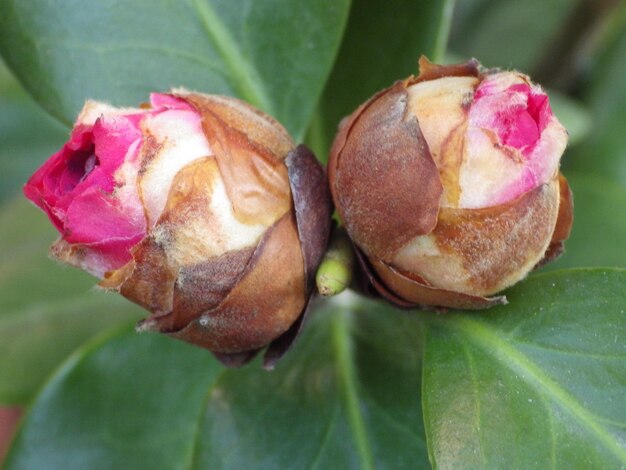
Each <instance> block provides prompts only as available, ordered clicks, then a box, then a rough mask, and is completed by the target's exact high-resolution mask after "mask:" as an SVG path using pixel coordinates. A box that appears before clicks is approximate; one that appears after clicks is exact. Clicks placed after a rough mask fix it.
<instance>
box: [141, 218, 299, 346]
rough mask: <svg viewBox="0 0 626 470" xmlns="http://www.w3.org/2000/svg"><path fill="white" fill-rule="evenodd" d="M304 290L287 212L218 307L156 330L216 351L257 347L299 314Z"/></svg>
mask: <svg viewBox="0 0 626 470" xmlns="http://www.w3.org/2000/svg"><path fill="white" fill-rule="evenodd" d="M268 279H269V280H271V282H268ZM304 286H305V282H304V262H303V259H302V252H301V250H300V247H299V240H298V233H297V228H296V223H295V218H294V216H293V214H291V213H289V214H285V215H284V216H283V217H282V218H281V219H280V220H279V221H278V222H277V223H276V224H275V225H273V226H272V227H270V228H269V229H268V230H267V231H266V233H265V234H264V236H263V238H262V240H261V241H260V243H259V245H258V246H257V248H256V250H255V252H254V254H253V255H252V258H251V259H250V261H249V263H248V266H246V269H245V271H244V273H243V275H242V276H241V278H240V279H239V281H238V282H237V284H236V285H235V286H234V287H233V289H232V290H231V291H230V292H229V294H228V295H227V296H226V297H225V299H224V300H223V301H222V302H221V303H220V304H219V305H218V306H216V307H215V308H214V309H212V310H209V311H207V312H204V313H203V314H202V315H201V316H200V317H199V318H197V319H195V320H193V321H191V322H190V323H188V324H187V326H185V327H184V328H182V329H180V330H178V331H167V330H166V331H164V330H162V329H161V328H159V326H158V325H154V327H156V328H157V329H159V331H161V332H164V333H167V334H169V335H171V336H173V337H175V338H179V339H182V340H184V341H187V342H190V343H193V344H196V345H198V346H201V347H204V348H207V349H210V350H211V351H213V352H218V353H239V352H245V351H250V350H252V349H257V348H261V347H263V346H265V345H267V344H268V343H270V342H271V341H272V340H273V339H275V338H277V337H278V336H280V335H281V334H282V333H284V332H285V331H287V329H288V328H289V327H290V326H291V325H292V324H293V322H294V321H295V320H296V319H297V317H298V316H300V314H301V312H302V311H303V309H304V305H305V299H306V297H305V293H304ZM151 319H152V317H151ZM154 320H155V321H157V322H158V320H159V318H158V317H157V318H154ZM270 320H271V321H270ZM148 321H150V319H149V320H148ZM151 329H152V328H151Z"/></svg>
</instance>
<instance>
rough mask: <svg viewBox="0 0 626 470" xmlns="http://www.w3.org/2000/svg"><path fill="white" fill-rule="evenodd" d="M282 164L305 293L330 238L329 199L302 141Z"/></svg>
mask: <svg viewBox="0 0 626 470" xmlns="http://www.w3.org/2000/svg"><path fill="white" fill-rule="evenodd" d="M285 164H286V165H287V170H288V172H289V184H290V186H291V195H292V197H293V203H294V209H295V213H296V221H297V224H298V236H299V238H300V244H301V246H302V255H303V257H304V272H305V277H306V282H307V287H306V292H307V294H308V293H310V292H312V290H313V287H314V283H315V270H316V268H317V266H318V265H319V263H320V261H321V260H322V257H323V256H324V252H325V251H326V247H327V246H328V242H329V240H330V231H331V223H332V222H331V216H332V201H331V197H330V192H329V190H328V183H327V180H326V172H325V171H324V168H323V167H322V166H321V165H320V164H319V162H318V161H317V159H316V158H315V155H313V153H312V152H311V151H310V150H309V149H308V148H307V147H306V146H305V145H298V146H297V147H296V148H295V149H293V150H292V151H291V152H289V154H288V155H287V158H286V159H285Z"/></svg>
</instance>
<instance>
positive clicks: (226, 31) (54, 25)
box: [0, 0, 349, 139]
mask: <svg viewBox="0 0 626 470" xmlns="http://www.w3.org/2000/svg"><path fill="white" fill-rule="evenodd" d="M348 7H349V0H311V1H307V2H293V1H291V0H265V1H255V0H244V1H221V0H180V1H176V2H171V1H166V0H157V1H152V0H135V1H126V2H119V1H116V0H102V1H98V2H90V3H89V4H86V3H85V2H82V1H77V0H59V1H55V2H49V1H46V0H6V1H3V2H1V3H0V51H1V52H2V55H3V56H4V57H5V59H6V61H7V63H8V64H9V65H10V67H11V68H12V69H13V70H14V71H15V73H16V74H17V76H18V77H19V78H20V80H21V81H22V83H24V85H25V87H26V88H27V89H28V90H29V92H30V93H31V94H32V95H33V96H34V97H35V99H36V100H37V101H39V102H40V103H41V104H42V105H43V106H44V108H45V109H46V110H48V111H49V112H50V113H51V114H53V115H54V116H56V117H58V118H60V119H61V120H63V121H64V122H66V123H71V122H72V121H73V120H74V117H75V115H76V113H77V112H78V110H80V108H81V107H82V104H83V101H84V100H85V99H86V98H94V99H100V100H105V101H109V102H112V103H113V104H116V105H135V104H138V103H140V102H143V101H146V99H147V97H148V93H149V92H150V91H155V90H157V91H165V90H168V89H170V88H171V87H180V86H183V87H187V88H189V89H194V90H198V91H203V92H206V93H215V94H227V95H234V96H238V97H240V98H243V99H245V100H247V101H248V102H250V103H252V104H254V105H256V106H259V107H260V108H262V109H263V110H265V111H267V112H268V113H269V114H271V115H273V116H274V117H276V118H277V119H278V120H279V121H281V122H283V123H284V124H285V126H286V127H287V128H288V129H289V130H290V131H291V132H292V133H293V134H294V136H295V137H296V139H300V138H301V137H302V135H303V133H304V130H305V128H306V126H307V124H308V122H309V119H310V116H311V113H312V112H313V109H314V107H315V105H316V102H317V100H318V97H319V96H320V93H321V91H322V88H323V86H324V83H325V81H326V79H327V77H328V73H329V71H330V68H331V65H332V61H333V59H334V57H335V54H336V52H337V49H338V47H339V42H340V39H341V34H342V31H343V27H344V23H345V20H346V17H347V12H348Z"/></svg>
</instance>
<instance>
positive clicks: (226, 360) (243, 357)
mask: <svg viewBox="0 0 626 470" xmlns="http://www.w3.org/2000/svg"><path fill="white" fill-rule="evenodd" d="M260 351H261V349H253V350H251V351H245V352H241V353H231V354H226V353H217V352H213V356H215V359H217V360H218V361H220V362H221V363H222V364H223V365H225V366H226V367H230V368H231V369H233V368H237V367H242V366H245V365H246V364H247V363H248V362H250V361H251V360H252V359H254V358H255V357H256V355H257V354H259V352H260Z"/></svg>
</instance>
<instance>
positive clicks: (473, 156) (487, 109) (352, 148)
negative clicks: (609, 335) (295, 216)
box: [328, 57, 572, 309]
mask: <svg viewBox="0 0 626 470" xmlns="http://www.w3.org/2000/svg"><path fill="white" fill-rule="evenodd" d="M566 144H567V131H566V130H565V128H563V126H562V125H561V124H560V123H559V121H558V120H557V119H556V117H555V116H554V115H553V113H552V110H551V109H550V104H549V100H548V96H547V95H546V94H545V92H544V91H543V90H542V89H541V88H540V87H539V86H537V85H535V84H533V83H532V82H531V81H530V79H529V78H528V77H527V76H526V75H523V74H521V73H519V72H514V71H512V72H502V71H498V70H484V69H482V68H481V67H480V66H479V64H478V63H477V62H476V61H470V62H468V63H466V64H459V65H451V66H441V65H435V64H431V63H430V62H429V61H428V60H427V59H425V58H424V57H422V58H421V59H420V74H419V76H418V77H413V76H411V77H409V78H407V79H406V80H403V81H399V82H396V83H395V84H394V85H393V86H391V87H390V88H388V89H386V90H383V91H381V92H379V93H378V94H376V95H375V96H374V97H372V98H371V99H370V100H369V101H367V102H366V103H364V104H363V105H361V106H360V107H359V108H358V109H357V110H356V111H355V112H354V113H353V114H352V115H351V116H349V117H348V118H346V119H345V120H344V122H342V125H341V127H340V130H339V133H338V135H337V137H336V138H335V141H334V143H333V147H332V149H331V155H330V161H329V170H328V171H329V180H330V187H331V192H332V195H333V199H334V201H335V205H336V207H337V211H338V212H339V215H340V217H341V219H342V221H343V223H344V224H345V227H346V229H347V231H348V234H349V235H350V238H351V239H352V241H353V243H354V244H355V246H356V248H357V250H356V251H357V254H358V255H359V258H360V260H361V264H362V267H363V268H364V270H365V272H366V274H367V277H368V279H369V282H370V283H371V285H372V286H373V287H374V289H375V290H376V291H378V293H379V294H381V295H382V296H384V297H386V298H387V299H389V300H390V301H392V302H395V303H396V304H398V305H401V306H405V307H412V306H422V307H450V308H467V309H476V308H486V307H489V306H491V305H494V304H497V303H503V302H505V301H506V299H505V298H504V297H502V296H500V297H491V298H489V297H488V296H490V295H492V294H495V293H497V292H499V291H501V290H502V289H504V288H506V287H508V286H510V285H512V284H514V283H516V282H517V281H519V280H520V279H522V278H523V277H524V276H526V274H527V273H528V272H529V271H530V270H531V269H533V267H535V266H536V265H537V264H538V263H541V262H545V261H547V260H549V259H551V258H553V257H555V256H557V255H558V254H559V253H560V252H561V251H562V245H563V241H564V240H565V239H566V238H567V237H568V235H569V230H570V227H571V221H572V200H571V195H570V191H569V188H568V186H567V182H566V181H565V178H563V177H562V176H560V174H559V159H560V157H561V155H562V154H563V151H564V150H565V146H566Z"/></svg>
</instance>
